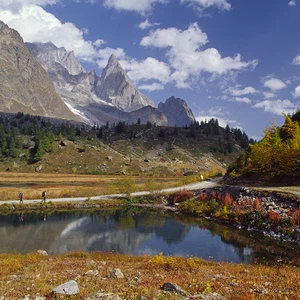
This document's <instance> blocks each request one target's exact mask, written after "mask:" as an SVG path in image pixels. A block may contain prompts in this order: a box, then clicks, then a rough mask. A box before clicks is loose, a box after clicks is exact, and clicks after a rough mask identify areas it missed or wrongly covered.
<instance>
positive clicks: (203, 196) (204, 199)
mask: <svg viewBox="0 0 300 300" xmlns="http://www.w3.org/2000/svg"><path fill="white" fill-rule="evenodd" d="M198 198H199V200H200V201H202V202H206V201H207V200H208V195H207V194H206V193H205V192H201V194H200V195H199V196H198Z"/></svg>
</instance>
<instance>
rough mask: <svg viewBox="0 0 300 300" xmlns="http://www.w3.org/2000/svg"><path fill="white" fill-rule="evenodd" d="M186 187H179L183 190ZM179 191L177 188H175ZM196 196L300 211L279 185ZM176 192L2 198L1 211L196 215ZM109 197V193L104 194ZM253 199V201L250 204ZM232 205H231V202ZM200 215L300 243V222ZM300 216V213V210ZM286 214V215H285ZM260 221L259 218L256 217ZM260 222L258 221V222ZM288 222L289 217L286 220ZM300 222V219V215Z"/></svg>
mask: <svg viewBox="0 0 300 300" xmlns="http://www.w3.org/2000/svg"><path fill="white" fill-rule="evenodd" d="M182 191H184V190H181V191H178V192H177V193H180V192H182ZM175 193H176V192H175ZM191 193H192V195H193V197H199V195H200V194H201V193H202V194H203V193H214V194H216V195H219V196H220V198H221V195H223V196H224V195H226V194H229V195H230V196H231V197H232V198H233V199H238V201H239V202H245V201H248V202H247V203H248V204H247V205H248V206H251V205H254V202H255V201H256V199H259V201H260V204H259V206H260V208H259V210H256V211H254V210H253V208H252V207H250V208H249V209H252V214H254V213H257V211H259V212H261V211H262V209H264V210H266V212H265V213H267V214H269V213H270V211H271V212H272V213H273V214H276V216H277V217H278V218H280V219H281V220H287V218H288V217H289V216H288V214H289V211H290V210H291V209H293V210H294V211H297V212H298V211H299V212H300V198H299V196H298V195H297V194H295V193H288V192H282V191H278V190H276V188H274V189H271V190H270V188H268V189H264V188H261V187H259V188H255V187H251V188H250V187H245V186H229V185H217V186H215V187H208V188H201V189H198V190H193V191H191ZM173 194H174V193H170V194H165V193H156V194H155V195H153V194H152V195H141V196H136V197H135V198H134V199H133V200H132V199H125V200H124V199H122V198H121V197H120V199H112V198H110V197H109V196H108V197H107V199H106V200H104V199H102V200H90V198H87V199H86V200H84V201H72V199H70V201H68V202H61V203H60V202H58V203H57V202H52V201H51V200H48V201H47V202H46V203H42V202H41V201H39V202H37V203H34V204H32V203H31V204H30V203H26V201H24V204H23V203H22V204H2V205H1V202H0V213H4V214H7V213H9V212H18V211H24V210H31V211H32V210H51V211H53V210H91V209H92V210H95V209H103V208H111V207H120V206H124V205H127V206H141V207H149V208H157V209H164V210H169V211H173V212H178V213H183V214H185V215H189V214H190V215H191V216H195V214H194V213H193V212H192V211H190V212H189V211H184V210H183V209H182V208H181V207H182V203H173V204H170V201H169V197H170V195H173ZM103 198H105V196H103ZM249 203H250V204H249ZM228 207H229V206H228ZM196 216H198V217H203V218H206V219H209V220H212V221H213V222H217V223H219V224H226V225H229V226H232V227H234V228H238V229H246V230H248V231H249V232H251V231H254V232H258V233H261V234H263V235H264V236H267V237H270V238H272V239H274V240H278V241H281V242H289V243H294V244H297V245H300V226H299V224H298V225H293V224H288V225H289V226H284V227H283V226H281V224H279V223H278V224H277V226H274V224H270V223H267V222H264V223H262V222H260V223H261V224H259V225H260V226H259V227H258V226H256V225H257V224H255V222H253V220H249V223H246V224H244V223H243V224H238V222H236V218H235V219H233V218H230V214H229V215H225V217H224V215H220V216H218V217H216V216H214V215H213V214H207V213H198V214H197V215H196ZM299 217H300V214H299ZM284 218H285V219H284ZM256 221H257V222H258V221H259V220H256ZM257 222H256V223H257ZM286 222H287V221H286ZM299 222H300V219H299Z"/></svg>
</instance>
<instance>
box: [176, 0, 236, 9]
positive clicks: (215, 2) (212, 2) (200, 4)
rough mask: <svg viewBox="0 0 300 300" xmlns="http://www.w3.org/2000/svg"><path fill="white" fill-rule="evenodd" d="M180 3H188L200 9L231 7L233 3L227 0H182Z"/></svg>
mask: <svg viewBox="0 0 300 300" xmlns="http://www.w3.org/2000/svg"><path fill="white" fill-rule="evenodd" d="M180 3H182V4H183V3H188V4H189V5H191V6H193V7H194V8H196V9H198V10H200V11H202V10H204V9H206V8H209V7H213V6H215V7H217V8H219V9H220V10H230V9H231V4H230V3H228V2H227V1H226V0H180Z"/></svg>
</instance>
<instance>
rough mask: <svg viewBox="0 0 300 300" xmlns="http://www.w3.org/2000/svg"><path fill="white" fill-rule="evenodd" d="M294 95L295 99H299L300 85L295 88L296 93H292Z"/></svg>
mask: <svg viewBox="0 0 300 300" xmlns="http://www.w3.org/2000/svg"><path fill="white" fill-rule="evenodd" d="M292 95H293V97H294V98H299V97H300V85H298V86H297V87H296V88H295V91H294V92H293V93H292Z"/></svg>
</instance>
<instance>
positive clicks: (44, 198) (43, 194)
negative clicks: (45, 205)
mask: <svg viewBox="0 0 300 300" xmlns="http://www.w3.org/2000/svg"><path fill="white" fill-rule="evenodd" d="M42 197H43V200H42V202H46V191H43V192H42Z"/></svg>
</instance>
